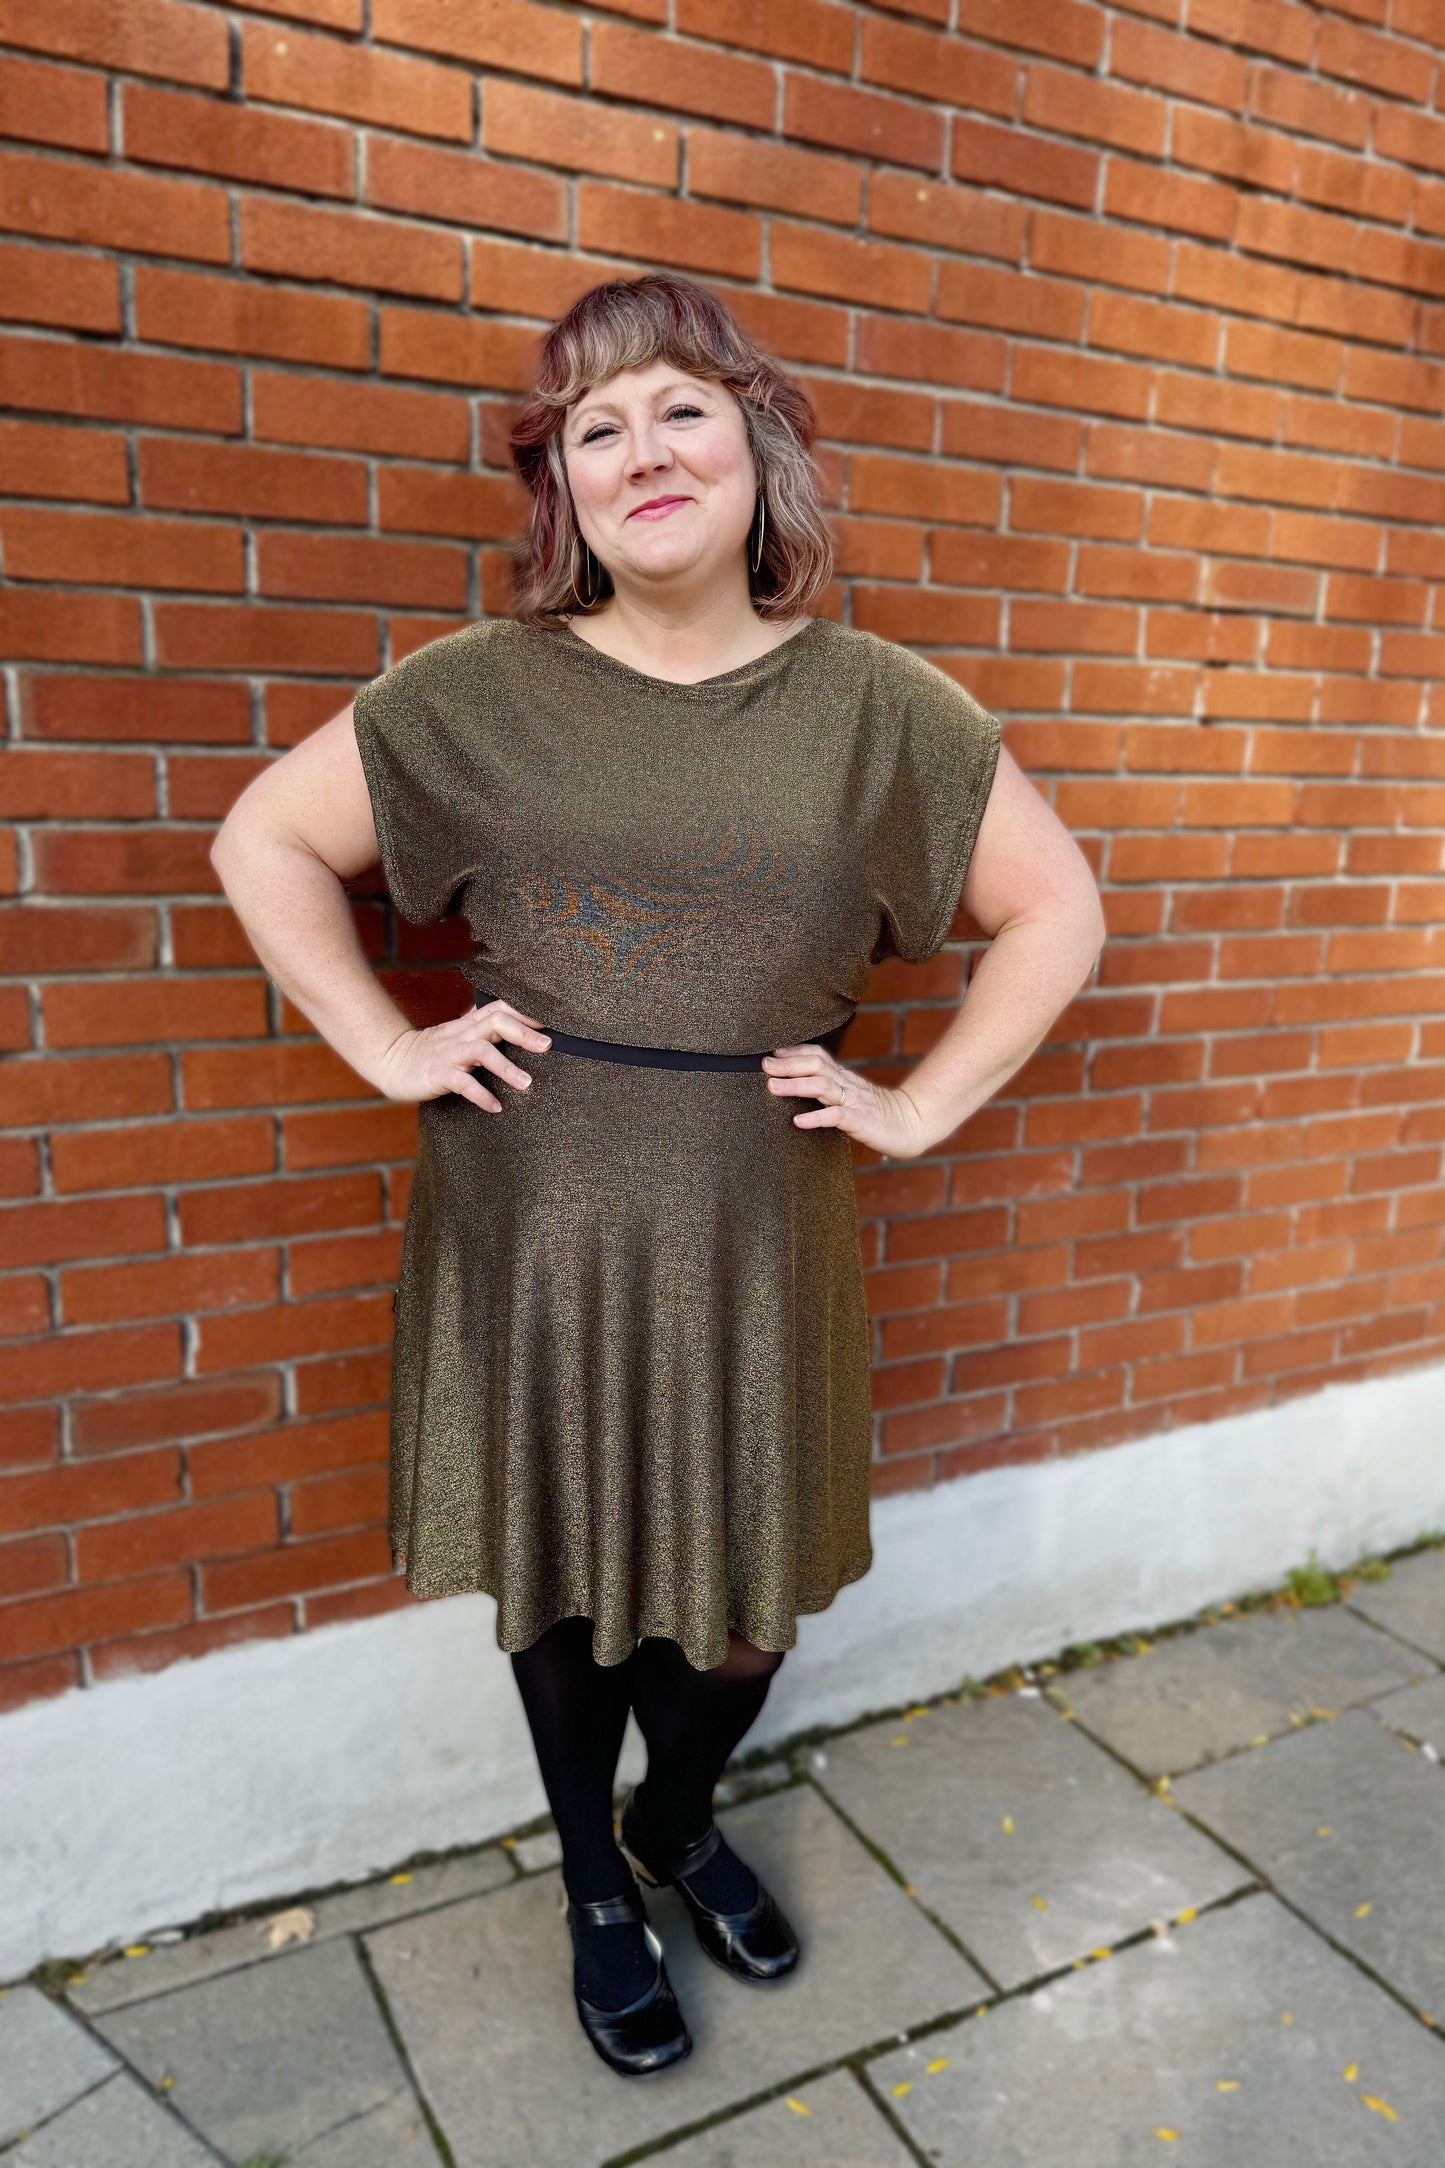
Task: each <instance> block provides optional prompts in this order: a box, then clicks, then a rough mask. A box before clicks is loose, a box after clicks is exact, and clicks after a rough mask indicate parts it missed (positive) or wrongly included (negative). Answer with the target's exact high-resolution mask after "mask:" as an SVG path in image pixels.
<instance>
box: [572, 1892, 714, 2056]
mask: <svg viewBox="0 0 1445 2168" xmlns="http://www.w3.org/2000/svg"><path fill="white" fill-rule="evenodd" d="M566 1913H567V1926H568V1928H569V1930H570V1932H571V1935H572V1951H573V1957H574V1960H575V1957H576V1954H577V1944H578V1936H577V1929H578V1926H579V1924H580V1923H582V1922H584V1921H585V1922H586V1923H587V1925H588V1926H592V1927H610V1926H613V1925H616V1924H620V1923H622V1922H630V1921H639V1922H640V1923H641V1926H642V1932H643V1934H644V1936H645V1937H646V1940H647V1946H648V1948H649V1949H650V1950H651V1952H652V1954H653V1956H654V1957H655V1958H656V1960H657V1974H656V1977H655V1978H654V1980H653V1982H652V1985H651V1986H650V1987H649V1988H648V1989H647V1990H646V1992H645V1993H643V1994H641V1995H639V1996H638V1997H637V1998H636V2000H635V2001H633V2002H628V2003H624V2004H623V2006H622V2008H621V2009H620V2010H603V2009H600V2008H599V2007H598V2005H597V2004H596V2003H595V2002H588V2000H587V1999H586V1997H585V1996H584V1995H582V1994H580V1993H579V1992H578V1988H577V1980H576V1974H575V1968H574V1973H573V1980H572V1997H573V2000H574V2001H575V2003H576V2005H577V2015H578V2017H579V2018H580V2019H581V2020H582V2030H583V2031H584V2032H585V2033H586V2035H587V2037H588V2039H589V2040H590V2041H591V2042H592V2045H593V2047H594V2048H596V2050H597V2052H598V2054H599V2055H600V2056H601V2057H602V2060H603V2062H604V2063H608V2064H610V2065H611V2067H612V2068H613V2069H614V2070H615V2071H617V2072H618V2073H619V2075H620V2076H622V2077H624V2078H642V2077H647V2076H649V2075H650V2074H651V2073H652V2072H653V2071H654V2070H665V2069H666V2068H667V2066H668V2064H669V2063H680V2062H681V2061H682V2058H683V2056H684V2055H689V2054H691V2052H692V2035H691V2033H689V2031H688V2029H687V2023H686V2020H685V2019H684V2017H683V2014H682V2012H681V2010H680V2009H679V2008H678V2004H677V1997H676V1996H675V1995H674V1993H673V1991H672V1982H671V1980H669V1978H668V1977H667V1965H666V1963H665V1961H664V1959H663V1955H662V1944H661V1943H660V1942H659V1941H658V1939H657V1936H656V1935H655V1934H654V1933H653V1931H652V1928H651V1927H650V1925H649V1924H648V1919H647V1907H646V1905H645V1904H644V1903H643V1899H642V1892H641V1890H639V1889H632V1890H629V1891H627V1892H626V1893H625V1894H624V1895H622V1896H621V1897H599V1898H598V1899H597V1900H596V1902H595V1903H593V1904H576V1903H574V1902H573V1901H572V1899H571V1898H570V1897H569V1898H568V1899H567V1901H566Z"/></svg>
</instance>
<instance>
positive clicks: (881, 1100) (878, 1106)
mask: <svg viewBox="0 0 1445 2168" xmlns="http://www.w3.org/2000/svg"><path fill="white" fill-rule="evenodd" d="M762 1066H763V1070H764V1073H765V1075H766V1076H767V1079H768V1090H769V1091H770V1092H772V1093H773V1094H774V1096H775V1097H778V1098H782V1097H784V1096H785V1095H791V1096H796V1097H799V1098H805V1099H821V1100H822V1102H823V1104H822V1105H821V1106H820V1107H809V1108H807V1109H806V1111H805V1112H803V1113H801V1114H795V1115H794V1116H793V1123H794V1126H795V1127H796V1128H798V1129H841V1130H843V1131H844V1132H845V1134H846V1135H848V1136H850V1137H856V1138H857V1139H858V1142H859V1143H860V1144H866V1145H869V1146H871V1148H872V1149H873V1150H874V1151H875V1152H886V1153H887V1155H888V1157H889V1158H890V1159H916V1158H917V1157H918V1155H919V1154H920V1153H921V1152H925V1151H926V1150H927V1149H928V1144H927V1140H926V1139H925V1137H924V1134H923V1118H922V1116H921V1115H920V1113H919V1111H918V1109H917V1107H916V1106H915V1105H914V1104H913V1101H912V1100H911V1099H910V1098H909V1096H908V1094H907V1092H905V1091H902V1090H896V1089H892V1088H890V1087H889V1086H888V1085H886V1084H873V1083H870V1081H869V1080H868V1078H867V1077H865V1076H860V1075H859V1074H858V1072H857V1070H856V1069H845V1068H844V1067H843V1064H842V1063H841V1062H839V1061H835V1060H834V1059H833V1056H832V1055H831V1054H830V1053H829V1052H828V1050H827V1048H826V1047H822V1046H779V1047H775V1048H774V1049H773V1051H772V1053H771V1054H764V1056H763V1061H762Z"/></svg>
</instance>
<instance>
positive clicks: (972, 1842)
mask: <svg viewBox="0 0 1445 2168" xmlns="http://www.w3.org/2000/svg"><path fill="white" fill-rule="evenodd" d="M895 1742H900V1743H897V1744H895ZM902 1742H906V1743H902ZM814 1781H815V1782H816V1783H817V1784H818V1785H820V1786H821V1787H822V1789H823V1790H824V1791H825V1792H826V1793H827V1794H828V1795H829V1797H831V1798H833V1799H835V1800H837V1802H838V1804H839V1806H840V1807H841V1808H842V1809H843V1811H844V1813H845V1814H846V1815H847V1816H848V1817H849V1819H850V1821H852V1822H853V1823H854V1824H855V1825H856V1827H857V1828H858V1829H859V1830H860V1831H861V1832H862V1834H863V1836H864V1837H865V1838H866V1839H867V1840H868V1841H869V1843H871V1844H876V1845H877V1846H878V1847H879V1849H880V1850H881V1851H883V1852H884V1853H886V1855H887V1856H888V1858H889V1859H890V1860H891V1861H892V1862H893V1864H894V1865H895V1866H896V1867H897V1868H898V1870H899V1871H900V1873H901V1874H902V1875H903V1877H904V1879H905V1880H906V1881H908V1882H910V1883H911V1884H912V1885H913V1887H914V1889H915V1890H916V1891H917V1893H918V1897H919V1901H920V1903H922V1904H925V1905H927V1906H928V1908H929V1910H930V1911H932V1912H934V1913H936V1914H937V1916H938V1917H939V1919H941V1920H942V1921H943V1922H944V1923H945V1924H946V1925H947V1926H948V1927H949V1928H950V1929H951V1930H952V1931H953V1933H954V1934H956V1935H957V1936H958V1938H959V1940H960V1942H961V1943H962V1944H963V1946H964V1948H965V1949H966V1950H967V1952H968V1954H969V1956H970V1957H971V1958H972V1959H973V1961H974V1963H975V1964H977V1965H978V1966H980V1967H981V1968H982V1970H983V1971H984V1972H985V1973H986V1974H987V1975H988V1976H989V1977H990V1979H992V1980H994V1981H996V1982H998V1983H999V1984H1000V1985H1001V1986H1003V1987H1005V1988H1012V1987H1017V1986H1019V1985H1020V1984H1021V1983H1022V1982H1023V1981H1025V1980H1031V1979H1034V1978H1036V1977H1037V1976H1038V1974H1039V1973H1041V1972H1048V1971H1051V1970H1053V1969H1054V1968H1055V1967H1057V1966H1059V1965H1066V1964H1069V1963H1070V1962H1071V1961H1072V1960H1073V1959H1074V1958H1076V1957H1082V1956H1084V1955H1086V1954H1087V1952H1088V1951H1090V1950H1093V1949H1097V1948H1099V1947H1101V1946H1107V1945H1109V1944H1112V1943H1114V1942H1118V1941H1120V1940H1121V1939H1123V1938H1124V1937H1125V1936H1127V1935H1130V1934H1134V1933H1137V1931H1138V1930H1139V1929H1140V1928H1141V1927H1147V1926H1148V1925H1149V1923H1150V1922H1151V1921H1152V1920H1156V1919H1171V1918H1173V1917H1174V1915H1175V1914H1176V1913H1178V1912H1182V1911H1183V1910H1185V1908H1186V1907H1188V1906H1190V1905H1194V1906H1199V1905H1206V1904H1210V1903H1212V1902H1213V1901H1214V1900H1215V1899H1216V1898H1219V1897H1223V1896H1225V1895H1226V1894H1227V1893H1228V1892H1229V1891H1231V1890H1236V1889H1238V1888H1239V1887H1240V1886H1241V1885H1242V1884H1243V1883H1244V1882H1245V1881H1246V1880H1247V1879H1248V1877H1247V1876H1246V1875H1245V1874H1244V1873H1243V1872H1242V1871H1241V1869H1240V1868H1239V1867H1238V1865H1237V1864H1236V1863H1235V1862H1234V1861H1233V1860H1231V1859H1230V1858H1229V1857H1228V1855H1227V1854H1226V1853H1224V1852H1222V1851H1221V1850H1220V1849H1219V1848H1218V1847H1217V1846H1216V1845H1213V1844H1211V1843H1210V1842H1209V1841H1208V1840H1207V1839H1206V1838H1204V1837H1202V1836H1201V1835H1200V1833H1199V1831H1198V1830H1195V1829H1191V1828H1190V1827H1189V1825H1188V1823H1187V1822H1185V1821H1184V1820H1183V1818H1182V1817H1181V1816H1180V1815H1178V1814H1177V1813H1175V1811H1174V1810H1173V1808H1172V1807H1170V1806H1168V1805H1167V1804H1166V1803H1165V1802H1164V1801H1163V1800H1161V1799H1156V1798H1155V1797H1153V1796H1152V1794H1150V1793H1149V1792H1147V1791H1145V1790H1144V1788H1143V1786H1142V1785H1140V1783H1139V1782H1138V1780H1137V1779H1136V1778H1134V1777H1132V1776H1131V1775H1130V1774H1129V1773H1128V1771H1127V1770H1124V1769H1121V1768H1120V1767H1119V1765H1118V1763H1117V1762H1115V1761H1114V1760H1112V1759H1111V1757H1110V1756H1109V1755H1108V1754H1106V1753H1104V1752H1103V1750H1102V1749H1101V1748H1100V1747H1098V1746H1096V1745H1095V1744H1094V1742H1093V1741H1092V1740H1091V1739H1088V1738H1086V1737H1085V1735H1084V1734H1083V1733H1082V1732H1081V1731H1080V1730H1079V1729H1078V1728H1077V1726H1076V1725H1074V1724H1072V1723H1070V1722H1069V1721H1068V1719H1067V1718H1065V1717H1063V1716H1061V1715H1060V1714H1059V1712H1058V1711H1057V1710H1056V1709H1054V1708H1053V1707H1051V1706H1050V1705H1049V1704H1048V1703H1047V1702H1045V1701H1042V1700H1039V1699H1037V1698H1035V1697H1032V1696H1027V1695H1020V1694H1007V1695H1000V1696H997V1697H996V1698H991V1699H988V1700H984V1701H979V1702H974V1703H966V1702H960V1703H958V1704H957V1705H954V1706H949V1705H938V1706H935V1707H934V1708H932V1709H929V1710H927V1711H925V1712H924V1713H922V1714H919V1715H915V1716H913V1717H911V1718H908V1719H903V1718H896V1717H888V1718H885V1719H884V1720H883V1721H882V1722H881V1723H877V1724H868V1725H863V1726H861V1727H860V1728H859V1729H858V1730H856V1731H849V1732H844V1733H842V1734H841V1735H840V1736H838V1737H836V1738H833V1739H830V1740H829V1741H828V1745H827V1762H826V1766H825V1767H824V1768H823V1769H821V1770H820V1771H818V1772H817V1774H816V1776H815V1778H814Z"/></svg>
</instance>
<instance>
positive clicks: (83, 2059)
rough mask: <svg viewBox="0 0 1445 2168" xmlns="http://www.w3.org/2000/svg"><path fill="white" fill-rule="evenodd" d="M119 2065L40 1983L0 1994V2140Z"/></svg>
mask: <svg viewBox="0 0 1445 2168" xmlns="http://www.w3.org/2000/svg"><path fill="white" fill-rule="evenodd" d="M118 2067H119V2064H118V2061H117V2058H116V2057H115V2056H114V2055H112V2054H111V2052H110V2050H109V2048H107V2047H103V2046H102V2045H101V2043H100V2041H98V2040H97V2039H95V2038H94V2036H93V2035H92V2034H90V2033H88V2032H87V2031H86V2030H85V2027H84V2026H83V2025H77V2023H76V2021H75V2019H74V2018H73V2017H71V2016H70V2015H69V2014H68V2013H67V2012H66V2011H65V2010H63V2009H61V2007H60V2006H59V2004H58V2003H54V2002H52V2001H51V2000H50V1997H49V1996H48V1995H43V1994H42V1993H41V1991H40V1989H39V1988H38V1987H31V1986H28V1985H26V1984H23V1983H22V1984H21V1985H20V1986H18V1987H12V1988H8V1989H7V1990H6V1992H5V1993H4V1994H3V1995H0V2145H9V2144H10V2143H11V2141H12V2140H13V2139H15V2138H18V2137H19V2136H20V2133H21V2132H22V2131H24V2130H33V2129H34V2127H35V2125H36V2124H37V2123H41V2122H44V2120H45V2119H46V2117H47V2116H51V2115H56V2114H58V2113H59V2111H60V2110H61V2109H62V2108H64V2107H65V2106H66V2105H67V2104H68V2103H69V2102H70V2101H72V2100H77V2099H78V2098H79V2097H80V2095H81V2094H82V2093H87V2092H89V2091H90V2089H91V2087H92V2086H95V2085H99V2084H100V2083H101V2081H102V2079H104V2078H106V2077H108V2076H109V2075H110V2073H111V2072H112V2071H114V2070H116V2069H117V2068H118Z"/></svg>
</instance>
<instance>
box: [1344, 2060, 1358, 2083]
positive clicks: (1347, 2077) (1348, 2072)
mask: <svg viewBox="0 0 1445 2168" xmlns="http://www.w3.org/2000/svg"><path fill="white" fill-rule="evenodd" d="M1359 2074H1360V2066H1359V2064H1358V2063H1346V2064H1345V2067H1344V2069H1343V2070H1342V2071H1341V2072H1340V2076H1341V2077H1342V2078H1343V2079H1344V2081H1345V2083H1346V2085H1353V2084H1354V2082H1355V2080H1356V2078H1357V2077H1358V2076H1359Z"/></svg>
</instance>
